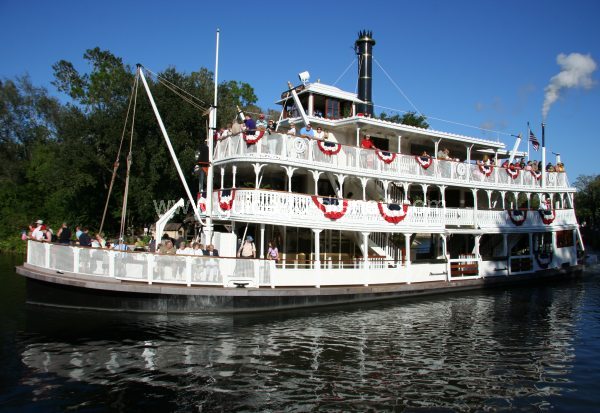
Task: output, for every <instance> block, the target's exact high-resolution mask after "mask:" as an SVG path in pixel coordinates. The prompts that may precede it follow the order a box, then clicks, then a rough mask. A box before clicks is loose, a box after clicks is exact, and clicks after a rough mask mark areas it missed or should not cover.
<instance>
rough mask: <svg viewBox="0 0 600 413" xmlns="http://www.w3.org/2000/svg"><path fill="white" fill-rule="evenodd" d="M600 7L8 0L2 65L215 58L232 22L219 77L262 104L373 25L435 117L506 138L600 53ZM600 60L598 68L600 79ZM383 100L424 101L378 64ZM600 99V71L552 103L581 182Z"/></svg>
mask: <svg viewBox="0 0 600 413" xmlns="http://www.w3.org/2000/svg"><path fill="white" fill-rule="evenodd" d="M599 18H600V2H597V1H592V0H589V1H578V0H575V1H569V2H566V1H564V2H558V1H529V2H525V1H512V0H510V1H495V2H494V1H484V0H480V1H453V2H449V1H441V0H440V1H420V2H415V1H411V2H408V1H396V2H383V1H376V0H371V1H368V2H354V1H345V2H323V1H318V2H314V1H302V2H281V1H278V2H238V1H222V2H200V1H195V2H192V1H189V2H188V1H174V2H169V3H168V4H167V2H154V1H144V2H129V1H122V2H117V1H112V0H110V1H103V2H85V1H56V2H45V1H27V2H18V1H6V0H0V36H1V37H0V38H2V39H3V40H2V42H1V43H0V56H1V59H0V77H3V78H14V77H15V76H17V75H22V74H24V73H28V74H29V75H30V76H31V78H32V80H33V82H34V84H36V85H41V86H46V87H48V89H49V90H50V91H51V93H53V94H57V92H56V90H55V89H54V88H53V86H52V85H51V84H50V81H51V80H52V68H51V66H52V64H53V63H55V62H56V61H58V60H60V59H66V60H70V61H72V62H73V63H74V64H75V65H76V67H77V68H78V69H80V70H82V71H83V70H87V67H86V66H85V64H84V62H83V60H82V55H83V53H84V51H85V50H86V49H88V48H93V47H96V46H99V47H100V48H103V49H108V50H110V51H111V52H113V53H114V54H116V55H117V56H120V57H122V58H123V59H124V60H125V62H127V63H129V64H131V65H135V63H137V62H140V63H142V64H144V65H145V66H147V67H148V68H150V69H152V70H154V71H161V70H164V69H165V68H167V67H169V66H175V67H176V68H177V69H178V70H181V71H186V72H190V71H193V70H197V69H198V68H199V67H207V68H209V69H210V70H213V69H214V55H215V44H214V41H215V30H216V28H217V27H219V28H220V29H221V53H220V73H219V80H221V81H223V80H240V81H244V82H248V83H250V84H251V85H252V86H253V87H254V89H255V92H256V94H257V96H258V98H259V102H258V103H259V105H260V106H262V107H264V108H266V107H271V108H275V105H274V104H273V102H274V101H275V100H276V98H277V97H278V96H279V95H280V93H281V92H282V91H283V90H284V89H285V87H286V82H287V81H288V80H290V81H292V82H294V83H297V74H298V73H299V72H302V71H304V70H308V71H309V72H310V73H311V80H316V79H320V80H321V82H323V83H328V84H333V83H334V82H335V81H336V80H337V79H338V78H339V77H340V75H342V73H343V72H344V70H345V69H346V68H347V67H348V66H349V65H350V64H351V62H352V61H353V60H354V59H355V56H354V52H353V44H354V40H355V39H356V35H357V32H358V31H359V30H361V29H369V30H372V31H373V37H374V38H375V40H376V41H377V44H376V46H375V48H374V56H375V59H376V60H377V62H379V64H381V66H382V67H383V68H384V69H385V71H386V72H387V73H388V74H389V75H390V77H391V78H392V79H393V81H394V82H395V83H396V84H397V85H398V86H399V88H400V89H401V90H402V91H403V92H404V93H405V94H406V95H407V96H408V97H409V98H410V100H411V101H412V103H413V104H414V106H415V107H416V108H418V109H419V110H420V111H421V112H422V113H424V114H425V115H426V116H429V117H430V124H431V126H432V127H433V128H434V129H439V130H444V131H448V132H456V133H462V134H467V135H470V136H475V137H482V138H486V139H494V140H495V139H497V138H498V139H500V140H502V141H504V142H505V143H507V145H508V146H509V147H512V144H513V142H514V141H513V138H511V137H510V136H509V134H517V133H519V132H521V133H523V134H525V133H526V124H527V121H530V122H531V124H532V126H533V128H534V132H535V133H536V135H537V136H538V137H540V135H541V130H540V126H539V125H540V123H541V121H542V116H541V109H542V104H543V101H544V89H545V87H546V86H547V85H548V84H549V82H550V79H551V78H552V77H553V76H554V75H556V74H558V73H559V72H560V70H561V68H560V67H559V66H558V64H557V60H556V59H557V56H558V55H559V54H560V53H564V54H570V53H574V52H577V53H581V54H584V55H587V54H590V55H591V57H592V58H593V59H594V60H595V61H596V63H597V64H599V63H600V42H599V41H598V39H600V25H599V24H598V19H599ZM356 70H357V69H356V64H354V65H353V66H352V67H351V69H350V70H348V72H347V73H346V74H345V75H344V76H343V77H342V78H341V79H340V80H339V82H338V83H337V86H339V87H341V88H342V89H345V90H349V91H354V90H355V87H356ZM599 73H600V69H597V70H596V71H595V72H593V73H592V75H591V77H592V78H593V80H594V81H595V82H598V79H600V75H599ZM373 100H374V102H375V104H376V105H379V106H383V107H387V108H394V109H398V110H413V107H412V106H411V104H410V103H409V102H407V100H406V99H404V97H403V96H402V94H401V93H400V92H399V91H398V89H397V88H396V87H395V86H394V85H393V84H392V83H391V82H390V81H389V80H388V78H387V77H386V75H385V74H384V73H383V72H382V71H381V69H379V67H378V65H377V64H375V65H374V86H373ZM376 109H377V108H376ZM379 110H381V109H379ZM599 110H600V86H599V85H595V86H594V87H592V88H590V89H583V88H573V89H567V90H563V91H562V93H561V96H560V98H559V99H558V101H557V102H556V103H555V104H554V105H553V106H552V107H551V109H550V112H549V115H548V118H547V125H548V126H547V129H546V137H547V146H548V151H549V152H550V151H554V152H560V153H561V154H562V158H563V161H564V162H565V164H566V166H567V172H569V177H570V180H571V182H573V181H574V180H575V178H576V177H577V175H579V174H597V173H600V167H599V166H598V165H599V163H598V160H597V153H598V152H600V143H599V138H600V132H599V131H600V116H599V115H600V113H599ZM433 118H436V119H444V120H450V121H453V122H457V123H462V124H468V125H474V126H479V127H485V128H488V129H493V130H495V131H498V132H499V133H494V132H489V131H482V130H478V129H471V128H467V127H464V126H460V125H456V124H453V123H447V122H442V121H439V120H436V119H433ZM507 134H508V135H507ZM520 149H526V142H524V143H522V144H521V147H520ZM532 153H534V152H533V151H532ZM537 156H538V157H539V153H537ZM549 159H550V160H552V161H553V160H554V157H553V156H552V155H550V156H549Z"/></svg>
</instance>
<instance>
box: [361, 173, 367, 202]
mask: <svg viewBox="0 0 600 413" xmlns="http://www.w3.org/2000/svg"><path fill="white" fill-rule="evenodd" d="M367 182H369V178H365V177H364V176H361V177H360V183H361V184H362V190H363V194H362V195H363V196H362V198H363V201H366V200H367Z"/></svg>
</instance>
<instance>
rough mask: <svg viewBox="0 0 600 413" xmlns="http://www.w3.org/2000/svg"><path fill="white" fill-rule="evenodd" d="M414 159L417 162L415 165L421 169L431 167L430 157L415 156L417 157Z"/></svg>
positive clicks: (431, 160)
mask: <svg viewBox="0 0 600 413" xmlns="http://www.w3.org/2000/svg"><path fill="white" fill-rule="evenodd" d="M415 159H416V160H417V163H418V164H419V165H421V167H422V168H423V169H427V168H429V167H430V166H431V164H432V163H433V159H432V158H431V156H420V155H417V156H415Z"/></svg>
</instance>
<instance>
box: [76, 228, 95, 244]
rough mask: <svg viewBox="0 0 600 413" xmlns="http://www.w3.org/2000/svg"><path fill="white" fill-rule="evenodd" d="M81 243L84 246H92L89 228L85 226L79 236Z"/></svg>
mask: <svg viewBox="0 0 600 413" xmlns="http://www.w3.org/2000/svg"><path fill="white" fill-rule="evenodd" d="M79 245H80V246H82V247H91V246H92V238H91V237H90V234H89V230H88V229H87V228H84V229H83V231H81V235H80V236H79Z"/></svg>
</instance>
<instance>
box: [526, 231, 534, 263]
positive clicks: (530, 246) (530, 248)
mask: <svg viewBox="0 0 600 413" xmlns="http://www.w3.org/2000/svg"><path fill="white" fill-rule="evenodd" d="M527 235H529V257H530V258H531V260H532V262H533V232H530V233H529V234H527Z"/></svg>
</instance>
